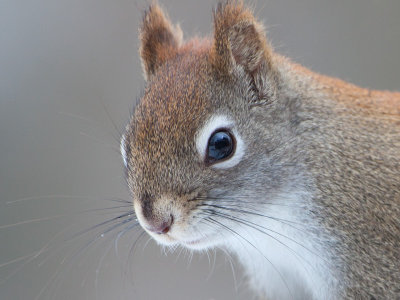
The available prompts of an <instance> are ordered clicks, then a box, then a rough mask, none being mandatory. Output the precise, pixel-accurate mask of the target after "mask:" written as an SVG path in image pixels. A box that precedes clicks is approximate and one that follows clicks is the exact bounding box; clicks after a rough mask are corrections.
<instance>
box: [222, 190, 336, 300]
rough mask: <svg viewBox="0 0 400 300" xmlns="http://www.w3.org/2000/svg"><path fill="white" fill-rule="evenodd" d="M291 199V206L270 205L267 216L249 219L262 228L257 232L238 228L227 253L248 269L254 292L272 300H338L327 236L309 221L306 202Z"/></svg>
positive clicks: (264, 209) (246, 228)
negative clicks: (325, 239) (233, 254)
mask: <svg viewBox="0 0 400 300" xmlns="http://www.w3.org/2000/svg"><path fill="white" fill-rule="evenodd" d="M285 198H286V201H285V203H288V204H287V205H285V206H282V205H265V206H264V207H263V210H262V211H259V213H260V214H263V215H265V216H252V217H251V218H248V217H246V219H247V220H248V221H249V222H251V223H252V224H257V225H253V226H252V227H253V228H251V227H250V226H245V225H244V224H242V225H236V227H235V232H236V233H237V234H235V235H234V236H235V237H234V238H232V239H231V240H230V241H229V242H228V244H227V247H228V248H229V250H230V251H232V252H234V253H235V254H236V255H237V257H238V259H239V260H240V261H241V263H242V264H243V266H244V268H245V270H246V273H247V275H248V277H249V280H250V283H251V285H252V287H253V288H254V289H255V290H258V291H259V292H260V293H261V294H263V295H265V296H266V298H267V299H269V300H273V299H281V300H284V299H335V298H336V297H335V295H336V283H335V276H334V271H333V269H332V266H331V265H330V264H331V261H330V257H331V255H332V252H331V251H325V250H326V247H324V242H323V241H324V237H323V236H324V235H323V230H322V229H321V228H318V225H317V224H315V223H316V222H314V221H313V220H312V219H311V218H310V217H311V216H309V215H307V213H306V212H307V211H309V210H308V209H307V207H306V206H307V205H306V204H305V203H304V202H303V201H302V200H300V198H303V199H304V198H305V197H299V196H295V195H286V197H285ZM289 199H290V200H291V201H288V200H289ZM319 233H321V234H319ZM239 235H240V237H239ZM324 249H325V250H324Z"/></svg>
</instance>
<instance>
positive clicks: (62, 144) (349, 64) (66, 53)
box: [0, 0, 400, 300]
mask: <svg viewBox="0 0 400 300" xmlns="http://www.w3.org/2000/svg"><path fill="white" fill-rule="evenodd" d="M250 3H251V5H252V6H253V7H254V9H255V11H256V15H257V16H258V18H259V19H262V20H263V22H264V24H265V25H266V26H267V29H268V38H269V40H270V41H271V42H272V44H273V46H274V47H275V49H276V50H277V51H279V52H280V53H282V54H284V55H287V56H289V57H291V58H292V59H293V60H295V61H297V62H299V63H301V64H303V65H305V66H307V67H309V68H311V69H313V70H315V71H317V72H320V73H325V74H328V75H331V76H336V77H340V78H342V79H345V80H348V81H350V82H353V83H356V84H359V85H362V86H365V87H370V88H373V89H390V90H396V89H397V90H399V89H400V79H399V78H400V59H399V53H400V18H399V13H400V1H398V0H352V1H345V0H338V1H329V0H303V1H297V0H266V1H262V0H258V1H253V0H252V1H250ZM162 4H163V6H164V8H165V9H166V10H167V11H168V12H169V14H170V17H171V19H172V20H173V21H175V22H179V23H180V24H181V26H182V28H183V30H184V33H185V35H186V37H190V36H192V35H195V34H197V35H205V34H209V33H210V32H211V30H212V25H211V11H212V8H213V7H215V5H216V1H211V0H205V1H195V0H191V1H188V0H186V1H183V0H179V1H178V0H165V1H162ZM147 5H148V3H147V1H144V0H137V1H135V0H114V1H107V0H57V1H51V0H36V1H23V0H0V299H139V300H140V299H252V294H251V293H250V292H249V291H248V290H247V289H246V284H245V282H244V280H243V273H242V272H241V268H240V266H239V265H238V264H236V263H235V262H234V261H233V262H232V261H231V259H230V258H229V257H228V256H227V255H226V254H224V253H219V252H216V253H214V252H209V253H204V254H194V255H192V254H190V253H188V252H186V251H177V252H176V253H166V252H165V251H163V250H162V249H161V248H160V247H158V246H157V245H155V243H154V242H153V241H151V240H149V238H148V236H147V235H145V234H144V235H141V232H142V231H141V230H140V229H136V228H129V225H130V224H131V223H130V222H126V223H124V221H126V220H129V216H126V217H124V218H122V217H121V218H118V216H120V215H121V214H124V213H129V210H130V207H129V205H127V203H126V202H123V200H125V201H129V193H128V190H127V187H126V186H125V183H124V178H123V169H122V162H121V158H120V155H119V153H118V148H119V141H118V139H119V132H121V131H122V130H123V128H124V127H125V124H126V123H127V122H128V118H129V115H130V113H131V111H132V109H133V106H134V103H135V101H136V98H137V96H138V95H139V94H140V92H141V90H142V89H143V87H144V80H143V78H142V70H141V67H140V61H139V57H138V54H137V49H138V41H137V36H138V30H137V28H138V26H139V24H140V20H141V15H142V11H143V10H144V9H145V8H146V7H147ZM121 199H123V200H121ZM113 218H116V219H114V220H113ZM105 221H109V222H108V223H104V224H102V222H105ZM96 224H99V225H98V226H97V227H93V226H94V225H96ZM117 225H120V226H119V227H117Z"/></svg>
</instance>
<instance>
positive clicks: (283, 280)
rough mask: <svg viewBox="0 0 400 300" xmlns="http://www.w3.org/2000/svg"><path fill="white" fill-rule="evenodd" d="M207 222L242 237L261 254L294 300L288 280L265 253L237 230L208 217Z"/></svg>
mask: <svg viewBox="0 0 400 300" xmlns="http://www.w3.org/2000/svg"><path fill="white" fill-rule="evenodd" d="M207 220H210V221H211V222H214V223H215V224H217V225H220V226H221V227H223V228H225V229H226V230H228V231H230V232H232V233H233V234H234V235H235V236H237V237H240V238H241V239H243V240H244V241H246V242H247V243H248V244H249V245H250V246H251V247H253V248H254V249H255V250H256V251H257V252H258V253H260V254H261V255H262V256H263V257H264V258H265V260H267V261H268V263H269V264H270V265H271V267H272V268H273V269H274V270H275V271H276V272H277V273H278V275H279V277H280V278H281V280H282V282H283V283H284V285H285V286H286V288H287V290H288V293H289V294H290V297H291V298H292V299H294V297H293V294H292V292H291V290H290V289H289V286H288V284H287V282H286V280H285V279H284V277H283V276H282V274H281V273H280V272H279V270H278V269H277V268H276V267H275V266H274V264H273V263H272V262H271V261H270V260H269V259H268V258H267V257H266V256H265V255H264V253H262V252H261V251H260V250H259V249H258V248H257V247H256V246H255V245H254V244H253V243H252V242H250V241H249V240H248V239H246V238H245V237H243V236H242V235H241V234H239V233H238V232H236V231H235V230H233V229H231V228H229V227H228V226H226V225H224V224H222V223H221V222H218V221H216V220H214V219H213V218H211V217H208V218H207Z"/></svg>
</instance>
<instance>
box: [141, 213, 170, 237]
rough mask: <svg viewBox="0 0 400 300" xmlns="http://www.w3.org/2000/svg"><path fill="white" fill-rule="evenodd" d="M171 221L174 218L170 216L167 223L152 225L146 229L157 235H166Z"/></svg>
mask: <svg viewBox="0 0 400 300" xmlns="http://www.w3.org/2000/svg"><path fill="white" fill-rule="evenodd" d="M173 221H174V218H173V216H172V215H171V216H170V218H169V219H168V221H164V222H162V223H161V224H159V225H156V224H152V225H150V226H149V227H147V229H148V230H150V231H153V232H155V233H158V234H166V233H168V232H169V231H170V229H171V226H172V223H173Z"/></svg>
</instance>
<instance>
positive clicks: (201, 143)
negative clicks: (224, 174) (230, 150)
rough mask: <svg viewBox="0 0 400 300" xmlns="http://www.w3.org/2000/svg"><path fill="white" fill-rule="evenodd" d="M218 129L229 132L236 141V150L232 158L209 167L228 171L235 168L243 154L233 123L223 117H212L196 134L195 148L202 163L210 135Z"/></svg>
mask: <svg viewBox="0 0 400 300" xmlns="http://www.w3.org/2000/svg"><path fill="white" fill-rule="evenodd" d="M219 128H227V129H229V130H231V132H232V133H233V135H234V137H235V139H236V149H235V153H234V154H233V156H232V157H231V158H230V159H228V160H224V161H222V162H216V163H215V164H213V165H212V166H211V167H212V168H215V169H228V168H232V167H234V166H236V165H237V164H238V163H239V162H240V160H241V159H242V157H243V155H244V153H245V145H244V142H243V140H242V138H241V137H240V135H239V133H238V132H237V130H236V128H235V123H234V122H233V121H232V120H231V119H230V118H228V117H227V116H225V115H214V116H212V117H211V118H210V119H209V120H208V121H207V122H206V123H205V124H204V126H203V127H202V128H200V129H199V130H198V132H197V134H196V148H197V151H198V152H199V154H200V159H201V160H203V161H204V159H205V156H206V153H207V146H208V140H209V139H210V136H211V134H212V133H213V132H214V131H216V130H217V129H219Z"/></svg>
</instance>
